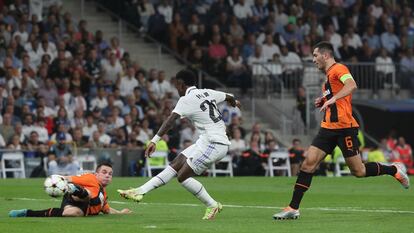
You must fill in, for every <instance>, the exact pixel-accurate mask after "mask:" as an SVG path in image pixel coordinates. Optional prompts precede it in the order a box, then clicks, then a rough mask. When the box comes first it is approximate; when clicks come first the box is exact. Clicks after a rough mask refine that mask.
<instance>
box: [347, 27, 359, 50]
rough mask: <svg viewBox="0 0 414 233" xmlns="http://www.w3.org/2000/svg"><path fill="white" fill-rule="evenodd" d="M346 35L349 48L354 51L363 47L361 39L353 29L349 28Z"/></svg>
mask: <svg viewBox="0 0 414 233" xmlns="http://www.w3.org/2000/svg"><path fill="white" fill-rule="evenodd" d="M346 34H347V35H348V44H349V46H351V47H353V48H354V49H358V48H360V47H362V41H361V37H360V36H359V35H358V34H356V33H355V30H354V28H353V27H349V28H348V30H347V33H346Z"/></svg>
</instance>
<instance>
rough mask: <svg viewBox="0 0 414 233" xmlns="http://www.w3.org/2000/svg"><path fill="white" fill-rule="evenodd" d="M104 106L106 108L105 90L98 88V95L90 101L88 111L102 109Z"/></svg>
mask: <svg viewBox="0 0 414 233" xmlns="http://www.w3.org/2000/svg"><path fill="white" fill-rule="evenodd" d="M106 106H108V101H107V99H106V92H105V88H103V87H99V88H98V95H97V96H96V97H95V98H93V99H92V101H91V103H90V108H89V110H91V111H92V110H94V109H100V110H102V109H104V108H105V107H106Z"/></svg>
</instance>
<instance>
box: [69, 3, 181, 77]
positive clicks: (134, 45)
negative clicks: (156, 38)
mask: <svg viewBox="0 0 414 233" xmlns="http://www.w3.org/2000/svg"><path fill="white" fill-rule="evenodd" d="M82 2H84V4H85V5H84V12H83V16H84V17H83V19H85V20H86V21H87V22H88V27H87V28H88V30H89V31H90V32H92V33H95V32H96V31H97V30H102V32H103V34H104V38H105V40H106V41H107V42H108V43H109V41H110V39H111V38H112V37H114V36H117V37H120V38H119V39H120V42H121V43H120V44H121V47H122V48H124V49H125V51H127V52H128V53H129V54H130V56H131V59H132V60H133V61H137V62H139V64H140V65H141V66H142V67H144V68H145V69H150V68H155V69H162V70H164V71H165V73H166V77H172V76H174V75H175V74H176V73H177V72H178V71H179V70H180V69H182V68H184V66H183V65H182V64H180V63H179V62H178V61H177V60H176V59H175V58H174V57H173V56H172V55H169V54H164V53H160V51H161V49H160V47H159V46H157V45H156V44H154V43H148V42H145V41H144V39H143V38H141V37H139V36H138V33H136V32H133V31H131V30H128V29H127V27H126V25H125V24H123V26H122V27H121V28H122V29H121V30H119V29H120V27H119V23H118V21H114V20H112V18H111V15H110V14H109V13H107V12H104V11H97V7H96V5H95V3H94V2H93V1H80V0H71V1H63V12H66V11H68V12H70V13H71V14H72V16H73V17H74V18H75V19H76V22H79V20H80V19H82V10H81V3H82ZM119 31H121V32H122V34H120V33H119ZM120 35H121V36H120Z"/></svg>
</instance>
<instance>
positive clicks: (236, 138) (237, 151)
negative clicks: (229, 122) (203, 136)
mask: <svg viewBox="0 0 414 233" xmlns="http://www.w3.org/2000/svg"><path fill="white" fill-rule="evenodd" d="M230 143H231V144H230V147H229V153H230V154H231V155H232V156H233V157H237V156H241V154H242V152H243V151H245V150H246V149H247V145H246V141H244V140H243V138H242V135H241V132H240V130H239V129H237V128H236V129H234V130H233V135H232V139H231V140H230Z"/></svg>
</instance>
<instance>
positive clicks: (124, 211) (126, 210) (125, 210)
mask: <svg viewBox="0 0 414 233" xmlns="http://www.w3.org/2000/svg"><path fill="white" fill-rule="evenodd" d="M130 213H132V211H131V210H130V209H127V208H125V209H122V210H117V209H114V208H112V207H110V208H109V212H108V213H105V214H130Z"/></svg>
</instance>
